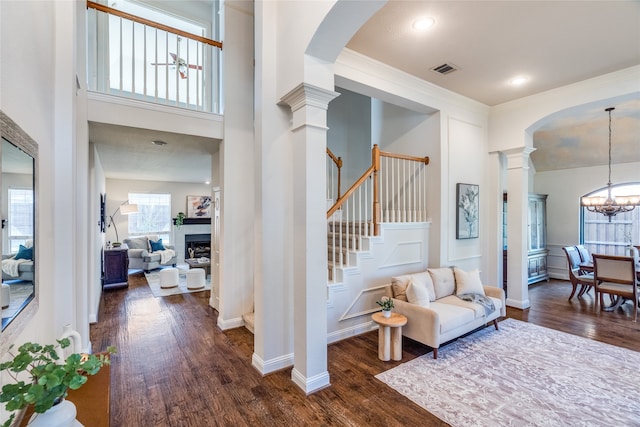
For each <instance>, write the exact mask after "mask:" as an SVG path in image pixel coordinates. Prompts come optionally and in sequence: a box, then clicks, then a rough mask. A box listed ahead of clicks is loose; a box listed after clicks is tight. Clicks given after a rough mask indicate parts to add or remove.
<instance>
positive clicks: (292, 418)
mask: <svg viewBox="0 0 640 427" xmlns="http://www.w3.org/2000/svg"><path fill="white" fill-rule="evenodd" d="M129 279H130V280H129V283H130V286H129V288H128V289H120V290H111V291H106V292H105V293H104V296H103V301H102V306H101V309H100V316H99V322H98V323H96V324H94V325H92V326H91V340H92V343H93V348H94V351H101V350H104V349H106V347H107V346H108V345H115V346H116V347H117V348H118V354H116V355H114V356H113V358H112V361H113V363H112V367H111V396H110V398H111V426H112V427H143V426H249V425H251V426H254V427H255V426H375V425H384V426H408V425H429V426H439V425H447V424H446V423H444V422H442V421H440V420H439V419H438V418H436V417H434V416H432V415H431V414H429V413H428V412H426V411H425V410H423V409H422V408H420V407H419V406H417V405H416V404H414V403H412V402H411V401H409V400H408V399H406V398H404V397H403V396H401V395H400V394H398V393H396V392H395V391H393V390H391V389H390V388H388V387H387V386H386V385H384V384H383V383H382V382H380V381H378V380H376V379H375V378H374V375H376V374H378V373H380V372H383V371H385V370H387V369H390V368H392V367H394V366H397V365H398V364H399V363H402V362H407V361H409V360H411V359H413V358H415V357H418V356H421V355H423V354H426V353H428V352H430V351H431V349H430V348H429V347H427V346H424V345H422V344H420V343H417V342H415V341H412V340H409V339H406V338H405V339H404V341H403V350H404V352H403V359H402V362H382V361H380V360H378V357H377V339H378V337H377V332H375V331H374V332H370V333H366V334H363V335H360V336H358V337H354V338H350V339H347V340H343V341H341V342H338V343H336V344H332V345H330V346H329V348H328V356H329V357H328V360H329V374H330V378H331V386H330V387H328V388H326V389H323V390H321V391H318V392H316V393H314V394H312V395H310V396H305V395H304V394H303V393H302V391H300V390H299V389H298V388H297V387H296V386H295V385H294V384H293V382H292V381H291V369H287V370H285V371H282V372H277V373H274V374H270V375H267V376H266V377H262V376H261V375H260V374H259V373H258V372H257V371H256V370H255V369H254V368H253V367H252V366H251V356H252V353H253V335H252V334H251V333H249V332H248V331H247V330H246V329H245V328H238V329H233V330H229V331H225V332H223V331H220V330H219V329H218V328H217V327H216V316H217V312H216V311H215V310H213V309H212V308H210V307H209V306H208V299H209V291H205V292H199V293H192V294H183V295H175V296H171V297H165V298H155V297H154V296H153V295H152V294H151V291H150V290H149V287H148V286H147V285H146V281H145V279H144V275H142V274H135V275H131V276H130V277H129ZM570 290H571V286H570V284H569V283H568V282H563V281H551V282H548V283H547V282H542V283H540V284H536V285H532V286H531V287H530V299H531V308H530V309H528V310H524V311H523V310H517V309H508V311H507V316H508V317H513V318H515V319H520V320H524V321H528V322H531V323H535V324H538V325H541V326H546V327H549V328H552V329H557V330H560V331H565V332H568V333H571V334H575V335H580V336H584V337H587V338H591V339H595V340H598V341H603V342H606V343H609V344H613V345H616V346H620V347H625V348H629V349H632V350H635V351H640V333H639V331H640V322H639V323H634V322H633V320H632V317H631V311H632V307H631V304H626V305H625V306H624V307H623V309H620V310H619V311H617V312H612V313H606V312H600V311H595V310H594V298H593V293H591V294H590V295H587V296H584V297H583V298H581V299H580V300H578V299H576V298H574V299H573V300H572V301H571V302H568V301H567V297H568V295H569V294H570ZM446 351H447V346H446V345H445V346H444V347H441V348H440V354H443V353H444V352H446Z"/></svg>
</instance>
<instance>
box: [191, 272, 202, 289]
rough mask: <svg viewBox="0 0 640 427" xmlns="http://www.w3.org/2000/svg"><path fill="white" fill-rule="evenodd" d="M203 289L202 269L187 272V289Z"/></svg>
mask: <svg viewBox="0 0 640 427" xmlns="http://www.w3.org/2000/svg"><path fill="white" fill-rule="evenodd" d="M202 288H204V268H192V269H191V270H187V289H191V290H193V289H202Z"/></svg>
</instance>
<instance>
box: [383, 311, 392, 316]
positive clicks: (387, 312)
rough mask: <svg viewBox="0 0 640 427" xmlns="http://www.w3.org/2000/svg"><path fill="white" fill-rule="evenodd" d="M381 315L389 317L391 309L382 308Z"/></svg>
mask: <svg viewBox="0 0 640 427" xmlns="http://www.w3.org/2000/svg"><path fill="white" fill-rule="evenodd" d="M382 315H383V316H384V317H391V310H382Z"/></svg>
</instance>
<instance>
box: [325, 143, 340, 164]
mask: <svg viewBox="0 0 640 427" xmlns="http://www.w3.org/2000/svg"><path fill="white" fill-rule="evenodd" d="M327 154H328V155H329V157H331V160H333V163H335V164H336V166H337V167H338V169H340V168H341V167H342V157H336V155H335V154H333V152H332V151H331V150H330V149H329V147H327Z"/></svg>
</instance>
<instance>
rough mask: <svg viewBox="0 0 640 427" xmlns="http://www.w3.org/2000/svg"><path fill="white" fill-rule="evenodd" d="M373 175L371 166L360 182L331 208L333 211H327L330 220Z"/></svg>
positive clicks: (359, 179)
mask: <svg viewBox="0 0 640 427" xmlns="http://www.w3.org/2000/svg"><path fill="white" fill-rule="evenodd" d="M372 173H373V166H370V167H369V169H367V170H366V171H365V173H363V174H362V176H361V177H360V178H358V180H357V181H356V182H355V183H354V184H353V185H352V186H351V187H350V188H349V189H348V190H347V191H346V192H345V193H344V194H343V195H342V197H340V198H339V199H338V200H336V202H335V203H334V204H333V206H331V209H329V210H328V211H327V218H329V217H330V216H331V215H333V214H334V213H335V212H336V211H337V210H338V209H340V206H342V204H343V203H344V201H345V200H347V199H348V198H349V196H351V194H353V192H354V191H356V189H357V188H358V187H360V185H362V183H363V182H364V181H365V180H366V179H367V178H369V176H370V175H371V174H372Z"/></svg>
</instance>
